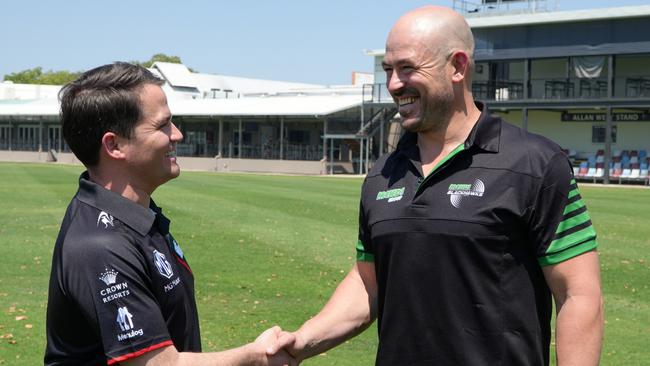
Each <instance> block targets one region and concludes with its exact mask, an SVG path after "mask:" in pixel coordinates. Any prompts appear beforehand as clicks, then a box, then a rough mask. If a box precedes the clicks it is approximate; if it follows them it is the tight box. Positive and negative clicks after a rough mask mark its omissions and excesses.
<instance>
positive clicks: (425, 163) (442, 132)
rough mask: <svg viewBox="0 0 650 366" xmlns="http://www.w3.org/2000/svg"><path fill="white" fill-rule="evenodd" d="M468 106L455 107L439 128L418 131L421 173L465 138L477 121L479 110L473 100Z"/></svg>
mask: <svg viewBox="0 0 650 366" xmlns="http://www.w3.org/2000/svg"><path fill="white" fill-rule="evenodd" d="M466 106H468V108H456V109H454V112H453V113H452V115H451V117H450V118H449V121H448V123H447V124H446V125H445V126H444V127H443V128H441V129H438V130H428V131H423V132H418V147H419V150H420V161H421V163H422V167H423V173H425V174H427V170H429V171H430V169H432V168H433V167H434V166H435V165H436V164H437V163H438V162H440V161H441V160H442V159H444V158H445V157H446V156H447V155H449V153H450V152H451V151H452V150H454V149H455V148H456V147H458V145H460V144H462V143H464V142H465V140H467V137H468V136H469V133H470V132H471V131H472V128H473V127H474V125H475V124H476V122H478V119H479V117H480V116H481V111H480V110H479V109H478V108H477V107H476V105H475V104H474V102H473V101H472V102H471V104H466Z"/></svg>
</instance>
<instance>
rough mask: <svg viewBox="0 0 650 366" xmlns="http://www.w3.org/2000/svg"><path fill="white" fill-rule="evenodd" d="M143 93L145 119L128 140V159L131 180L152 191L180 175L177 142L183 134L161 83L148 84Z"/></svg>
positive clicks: (141, 92) (139, 123) (141, 103)
mask: <svg viewBox="0 0 650 366" xmlns="http://www.w3.org/2000/svg"><path fill="white" fill-rule="evenodd" d="M139 95H140V108H141V115H142V118H141V119H140V121H138V123H137V125H136V126H135V128H134V130H133V135H132V137H131V138H130V139H128V140H126V146H125V160H126V163H127V164H126V167H127V170H128V172H127V174H129V176H130V177H131V183H132V184H133V185H135V186H136V187H137V188H139V189H141V190H144V191H145V192H148V193H149V194H151V193H152V192H153V191H154V190H155V189H156V188H157V187H158V186H160V185H162V184H163V183H165V182H167V181H168V180H170V179H173V178H176V177H178V175H179V174H180V167H179V166H178V164H177V162H176V143H177V142H179V141H181V140H182V139H183V134H181V132H180V131H179V130H178V128H176V126H175V125H174V123H172V115H171V112H170V111H169V107H168V106H167V97H166V96H165V93H164V92H163V90H162V89H161V88H160V87H159V86H157V85H153V84H145V85H144V86H143V87H142V88H141V89H140V92H139Z"/></svg>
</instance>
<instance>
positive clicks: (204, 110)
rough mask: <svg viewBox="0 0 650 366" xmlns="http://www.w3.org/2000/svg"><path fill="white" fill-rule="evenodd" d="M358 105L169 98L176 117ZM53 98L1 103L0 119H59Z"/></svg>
mask: <svg viewBox="0 0 650 366" xmlns="http://www.w3.org/2000/svg"><path fill="white" fill-rule="evenodd" d="M360 105H361V95H359V94H357V95H293V96H259V97H247V98H234V99H233V98H230V99H172V98H170V99H169V108H170V110H171V112H172V114H174V115H176V116H210V117H213V116H310V117H317V116H326V115H330V114H333V113H337V112H340V111H344V110H347V109H350V108H354V107H358V106H360ZM58 114H59V103H58V101H56V100H52V99H41V100H30V101H16V100H0V116H58Z"/></svg>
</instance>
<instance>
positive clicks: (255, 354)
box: [242, 342, 266, 365]
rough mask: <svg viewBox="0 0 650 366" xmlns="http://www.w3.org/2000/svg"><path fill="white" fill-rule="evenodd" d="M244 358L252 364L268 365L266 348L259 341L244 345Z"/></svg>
mask: <svg viewBox="0 0 650 366" xmlns="http://www.w3.org/2000/svg"><path fill="white" fill-rule="evenodd" d="M242 351H243V353H244V357H243V358H244V359H245V360H246V363H247V364H250V365H266V350H265V349H264V347H263V346H262V345H260V344H259V343H257V342H252V343H248V344H246V345H244V346H242Z"/></svg>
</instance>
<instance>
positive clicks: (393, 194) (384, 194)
mask: <svg viewBox="0 0 650 366" xmlns="http://www.w3.org/2000/svg"><path fill="white" fill-rule="evenodd" d="M404 191H405V188H404V187H402V188H394V189H389V190H387V191H381V192H378V193H377V198H376V201H381V200H386V201H387V202H395V201H399V200H401V199H402V197H404Z"/></svg>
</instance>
